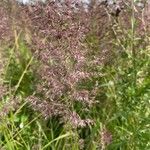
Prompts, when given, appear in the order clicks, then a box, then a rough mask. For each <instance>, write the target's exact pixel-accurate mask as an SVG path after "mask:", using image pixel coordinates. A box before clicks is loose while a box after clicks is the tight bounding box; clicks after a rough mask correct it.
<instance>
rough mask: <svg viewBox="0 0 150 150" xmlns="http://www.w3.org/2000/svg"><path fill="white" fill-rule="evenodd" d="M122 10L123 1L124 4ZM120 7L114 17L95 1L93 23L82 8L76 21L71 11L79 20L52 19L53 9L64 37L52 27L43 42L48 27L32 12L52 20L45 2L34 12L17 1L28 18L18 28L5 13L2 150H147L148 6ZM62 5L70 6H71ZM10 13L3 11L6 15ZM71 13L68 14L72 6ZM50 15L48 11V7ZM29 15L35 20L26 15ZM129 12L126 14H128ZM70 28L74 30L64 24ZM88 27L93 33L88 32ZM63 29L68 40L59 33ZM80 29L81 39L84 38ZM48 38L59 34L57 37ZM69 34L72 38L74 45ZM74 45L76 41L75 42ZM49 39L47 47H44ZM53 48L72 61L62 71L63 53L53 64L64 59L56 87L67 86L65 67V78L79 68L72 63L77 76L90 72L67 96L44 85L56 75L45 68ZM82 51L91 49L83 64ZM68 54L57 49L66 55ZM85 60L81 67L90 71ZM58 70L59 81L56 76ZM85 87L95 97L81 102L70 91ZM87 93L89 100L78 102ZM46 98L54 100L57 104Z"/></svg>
mask: <svg viewBox="0 0 150 150" xmlns="http://www.w3.org/2000/svg"><path fill="white" fill-rule="evenodd" d="M128 2H129V3H128ZM4 4H5V2H4ZM123 4H124V3H123ZM121 5H122V4H119V6H121ZM4 6H5V5H3V6H2V5H0V8H4ZM67 6H68V7H69V6H70V5H67ZM92 6H93V7H92ZM123 6H124V9H123V10H122V9H121V12H120V14H119V16H115V15H114V14H115V12H113V11H116V9H114V10H113V9H112V8H113V7H112V6H111V8H109V7H110V6H109V7H105V6H103V5H100V6H99V5H98V4H97V3H93V4H91V6H90V8H89V10H90V12H89V14H90V16H89V18H90V19H87V20H83V18H82V17H84V15H86V14H84V12H82V10H80V7H79V8H77V9H79V10H80V12H79V13H80V15H83V16H80V17H81V18H78V19H77V16H76V13H74V12H71V13H72V14H71V15H72V16H73V17H74V20H72V22H70V20H67V19H66V18H63V17H64V16H63V15H62V16H61V17H62V18H61V20H60V18H59V17H58V18H55V15H56V14H55V11H54V12H53V11H52V13H54V20H53V21H54V22H52V23H53V24H55V26H54V29H56V33H58V32H57V30H58V27H59V35H58V34H56V33H53V31H51V28H53V27H51V28H49V26H46V28H48V29H49V30H47V32H45V33H44V35H46V36H44V37H43V33H42V31H43V30H45V29H46V28H45V27H44V25H43V24H41V21H42V18H40V19H41V20H40V19H37V18H38V17H37V18H36V19H37V20H36V22H34V20H32V19H33V18H34V17H35V16H34V15H35V14H33V13H32V11H33V12H34V11H35V13H37V14H36V15H39V13H38V11H39V10H43V13H45V14H46V15H47V12H45V9H43V8H45V7H46V6H44V5H42V8H41V6H39V4H37V6H36V7H35V8H34V7H33V8H32V7H29V8H28V7H26V6H19V5H18V4H16V6H15V7H16V8H18V9H20V10H22V7H25V8H23V10H25V11H26V12H27V13H26V14H24V13H22V20H21V23H20V22H16V23H15V21H14V20H15V19H16V18H17V17H18V16H14V18H13V21H14V22H13V23H12V22H11V21H12V20H11V18H9V19H10V20H11V21H10V22H11V23H12V24H11V26H13V28H9V27H8V24H9V23H8V20H5V19H4V18H7V17H8V16H7V15H10V14H9V13H8V14H6V13H4V14H3V11H1V12H0V14H2V16H3V21H4V22H1V23H0V25H1V26H0V30H2V31H3V32H0V33H2V34H1V35H3V36H0V37H2V40H0V42H1V43H2V44H1V47H0V58H1V60H0V62H1V64H0V75H1V77H0V100H1V101H0V149H4V150H67V149H70V150H81V149H84V150H107V149H108V150H148V149H150V142H149V141H150V119H149V118H150V108H149V106H150V101H149V97H150V69H149V68H150V45H149V28H148V26H147V23H146V22H147V20H145V16H144V17H143V14H145V11H146V6H145V8H144V9H143V10H141V9H139V7H137V5H136V2H134V1H132V2H131V3H130V1H127V2H126V3H125V4H124V5H123ZM10 7H11V6H10ZM50 7H51V5H50ZM63 7H65V9H66V8H67V7H66V5H64V6H63ZM81 7H82V6H81ZM8 8H9V7H6V10H7V9H8ZM37 8H38V9H37ZM46 8H47V7H46ZM52 8H53V6H52ZM100 8H101V9H100ZM117 8H118V7H117ZM28 9H29V10H28ZM32 9H34V10H32ZM36 9H37V10H36ZM68 9H69V11H71V10H70V8H68ZM68 9H67V13H68V12H69V11H68ZM0 10H1V9H0ZM46 10H47V11H49V10H48V8H47V9H46ZM100 10H103V11H104V10H105V12H101V14H98V12H99V11H100ZM28 11H31V12H28ZM58 11H60V10H58ZM63 11H64V12H66V11H65V10H63ZM50 12H51V10H50ZM28 13H29V16H30V17H31V18H28ZM69 13H70V12H69ZM77 13H78V12H77ZM16 14H17V13H15V15H16ZM125 14H126V16H127V17H124V15H125ZM59 15H60V14H59ZM59 15H58V16H59ZM93 16H95V18H94V17H93ZM69 17H70V16H69ZM142 17H143V18H142ZM30 19H31V20H30ZM55 19H56V20H55ZM63 19H64V20H63ZM79 19H81V20H79ZM16 20H17V19H16ZM5 21H6V22H5ZM32 21H33V22H32ZM60 21H65V22H66V24H65V29H66V31H65V32H64V26H63V27H62V26H61V25H60V24H59V23H60ZM78 21H79V22H78ZM23 22H27V23H28V25H27V26H24V25H22V23H23ZM30 23H31V24H30ZM42 23H44V22H42ZM76 23H78V24H77V25H81V26H80V27H83V28H84V30H82V29H81V28H80V29H81V31H79V32H78V30H76V28H75V29H74V28H73V27H74V26H76ZM80 23H81V24H80ZM68 24H69V27H67V25H68ZM72 24H73V25H74V26H72ZM46 25H47V24H46ZM49 25H51V22H50V23H49ZM57 25H58V26H57ZM4 26H7V27H8V28H6V27H4ZM2 27H4V28H2ZM86 27H87V28H88V30H85V28H86ZM70 28H73V31H74V33H72V35H71V32H72V30H71V32H70ZM101 28H103V30H101ZM5 29H7V30H5ZM89 29H90V30H89ZM4 31H5V32H4ZM6 31H7V33H6ZM62 31H63V32H62ZM61 32H62V33H64V35H61ZM81 32H82V34H81V35H79V34H80V33H81ZM4 33H5V34H4ZM76 33H77V37H76ZM49 34H52V35H53V36H54V35H56V36H55V37H54V38H52V37H51V36H49ZM84 34H85V36H84V40H83V39H82V36H83V35H84ZM65 36H66V37H65ZM70 36H72V39H73V40H74V41H70V39H69V38H70ZM79 36H81V37H79ZM64 37H65V38H64ZM66 38H67V40H66ZM68 39H69V40H68ZM37 40H39V41H40V42H39V41H37ZM78 40H79V41H80V42H81V40H82V42H81V43H80V42H79V41H78ZM76 41H78V42H77V43H76ZM42 42H43V43H42ZM44 42H45V43H46V44H47V42H49V43H48V44H47V45H46V44H45V43H44ZM66 43H69V44H70V45H71V44H74V43H76V44H79V45H75V46H76V47H77V49H75V47H69V46H70V45H69V44H68V45H69V46H68V47H69V49H67V48H68V47H67V48H66V45H65V44H66ZM40 44H43V45H42V46H41V45H40ZM49 44H53V45H54V46H55V48H60V47H61V48H62V49H63V51H65V54H66V55H67V56H68V57H69V58H67V63H66V64H65V65H66V66H65V67H64V66H63V65H64V64H63V63H64V61H62V60H61V59H62V58H64V56H63V55H57V57H51V58H52V59H54V58H59V59H60V60H61V61H60V60H57V61H56V62H59V63H58V64H57V63H56V64H55V67H56V66H57V69H60V67H62V66H63V67H64V68H62V70H60V71H57V70H55V71H56V73H57V74H56V75H55V76H54V78H55V77H57V81H59V82H58V83H62V82H63V81H61V80H60V78H61V79H66V78H65V77H66V76H65V77H64V76H63V75H64V74H63V71H66V70H67V69H68V68H67V69H66V67H68V66H69V69H68V70H67V71H68V74H69V73H70V72H69V71H70V70H71V71H72V70H73V71H76V69H75V68H74V66H75V67H77V66H78V65H79V66H80V67H79V68H77V71H81V70H80V69H82V71H90V73H92V76H90V77H85V78H83V79H82V80H81V81H80V82H79V83H78V84H75V85H74V83H72V84H71V85H73V86H70V87H71V88H69V89H65V92H64V91H62V95H61V96H60V95H59V92H58V91H57V89H59V88H60V87H58V88H56V89H55V88H51V87H52V84H51V85H48V84H47V83H48V82H49V81H51V80H50V79H51V76H48V75H49V74H46V73H47V71H45V70H44V69H43V68H44V67H45V66H47V64H48V65H49V67H50V68H48V69H51V70H52V69H53V68H52V67H51V65H50V64H49V62H48V61H47V60H49V56H53V55H52V54H49V53H48V52H49V51H48V52H47V51H46V50H47V47H48V50H49V49H50V48H51V45H49ZM84 44H85V45H84ZM40 46H41V47H40ZM73 46H74V45H73ZM73 48H74V49H75V50H77V52H80V53H79V54H80V55H79V57H75V56H76V55H75V54H74V53H71V52H74V50H73V51H72V49H73ZM83 48H86V50H87V51H86V52H87V53H86V61H85V62H84V61H83V60H82V59H81V58H83V57H85V55H84V53H83V52H84V49H83ZM54 50H57V49H54ZM63 51H62V50H61V51H60V52H62V53H61V54H63ZM37 52H41V54H42V55H37ZM58 52H59V50H58ZM69 52H70V53H71V54H72V55H70V53H69ZM54 56H56V54H54ZM70 56H71V59H70ZM81 56H82V57H81ZM43 58H44V59H43ZM95 58H96V59H95ZM78 59H79V60H78ZM54 62H55V61H54ZM78 62H79V63H78ZM95 62H96V63H95ZM81 63H84V65H85V66H84V67H85V68H84V67H83V66H82V65H81ZM45 64H46V65H45ZM91 64H92V65H91ZM93 64H94V65H93ZM41 66H42V67H43V68H41ZM39 69H40V70H39ZM42 69H43V70H42ZM65 69H66V70H65ZM78 69H79V70H78ZM41 71H43V72H41ZM44 71H45V72H44ZM52 71H54V70H52ZM54 73H55V72H54ZM59 73H60V74H61V75H62V76H59ZM71 73H72V72H71ZM71 73H70V74H71ZM68 74H67V75H68ZM70 74H69V75H70ZM50 75H52V74H50ZM71 75H72V74H71ZM78 75H79V74H78ZM43 78H44V80H43ZM78 78H79V76H78ZM78 78H77V79H78ZM67 79H68V78H67ZM44 81H46V83H45V82H44ZM60 81H61V82H60ZM68 81H69V79H68V80H67V81H66V82H63V84H64V83H65V85H67V84H68V85H69V84H70V82H68ZM41 84H42V88H43V87H46V88H47V92H49V93H48V94H49V95H48V97H47V95H46V92H44V91H42V92H41V93H40V92H39V91H38V90H37V86H39V85H40V87H41ZM43 85H44V86H43ZM59 85H61V84H59ZM68 85H67V86H68ZM81 89H84V92H85V90H86V92H87V91H88V92H89V93H90V94H91V95H90V96H91V97H90V99H88V100H87V101H84V100H85V99H86V98H85V97H86V96H87V95H86V96H85V95H84V94H85V93H84V92H83V91H82V92H83V93H84V94H83V93H81V95H79V96H80V97H79V96H78V98H75V96H74V95H73V96H74V97H72V95H71V94H70V93H71V92H76V94H79V93H77V92H79V90H81ZM42 90H43V89H42ZM55 90H56V91H55ZM56 92H58V93H56ZM50 94H51V95H50ZM69 94H70V95H69ZM86 94H87V93H86ZM83 95H84V96H85V97H84V98H85V99H82V100H75V99H80V98H81V97H82V96H83ZM49 97H51V98H53V101H51V99H49ZM32 98H33V99H32ZM39 99H41V100H39ZM68 113H69V114H68Z"/></svg>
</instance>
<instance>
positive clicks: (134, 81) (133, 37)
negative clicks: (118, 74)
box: [131, 0, 137, 89]
mask: <svg viewBox="0 0 150 150" xmlns="http://www.w3.org/2000/svg"><path fill="white" fill-rule="evenodd" d="M131 30H132V33H131V34H132V35H131V37H132V39H131V51H132V64H133V71H134V72H133V88H134V89H136V81H137V69H136V68H137V65H136V57H137V54H136V49H135V5H134V0H132V16H131Z"/></svg>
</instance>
